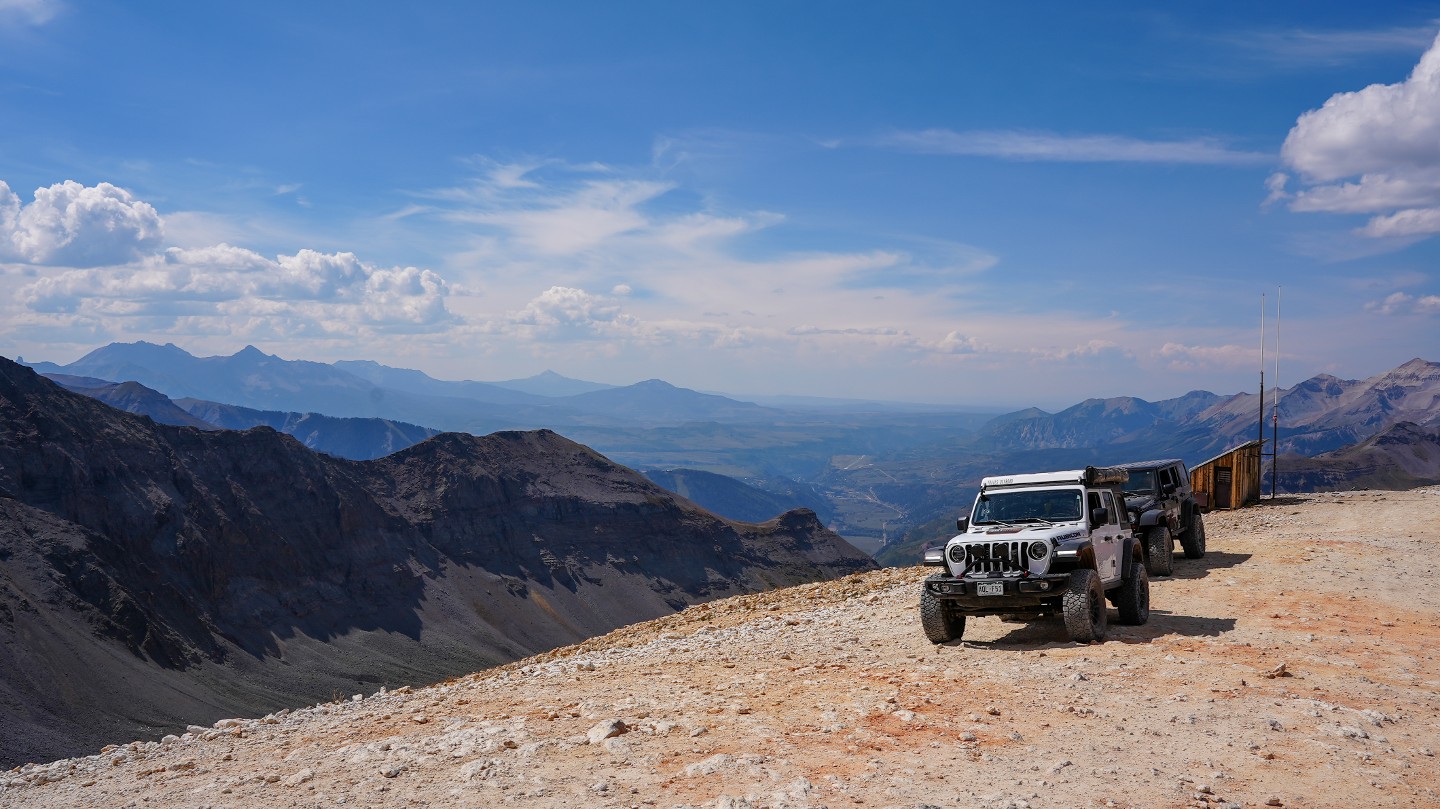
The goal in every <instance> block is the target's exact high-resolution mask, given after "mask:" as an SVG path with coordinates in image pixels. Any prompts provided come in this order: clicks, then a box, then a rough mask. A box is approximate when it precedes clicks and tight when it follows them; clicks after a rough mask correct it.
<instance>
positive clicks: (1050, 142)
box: [876, 129, 1275, 166]
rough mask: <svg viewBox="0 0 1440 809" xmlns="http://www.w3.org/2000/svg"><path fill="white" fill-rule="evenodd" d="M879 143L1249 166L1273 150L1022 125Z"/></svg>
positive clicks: (1035, 156) (915, 134) (925, 133)
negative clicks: (1042, 129) (1072, 132)
mask: <svg viewBox="0 0 1440 809" xmlns="http://www.w3.org/2000/svg"><path fill="white" fill-rule="evenodd" d="M876 143H877V144H878V145H881V146H884V147H888V148H893V149H900V150H903V151H910V152H919V153H922V154H941V155H963V156H971V157H996V158H1000V159H1002V160H1019V161H1050V162H1064V163H1180V164H1196V165H1212V166H1250V165H1261V164H1265V163H1268V162H1272V161H1273V160H1274V159H1275V158H1274V156H1273V155H1270V154H1266V153H1263V152H1252V151H1245V150H1240V149H1235V148H1232V147H1231V146H1229V145H1228V144H1226V143H1225V142H1224V141H1221V140H1218V139H1215V138H1189V139H1185V140H1146V139H1143V138H1136V137H1131V136H1128V135H1110V134H1087V135H1065V134H1059V133H1055V132H1036V131H1027V130H963V131H957V130H952V129H922V130H916V131H901V132H894V133H891V134H889V135H886V136H883V137H881V138H879V139H878V140H877V141H876Z"/></svg>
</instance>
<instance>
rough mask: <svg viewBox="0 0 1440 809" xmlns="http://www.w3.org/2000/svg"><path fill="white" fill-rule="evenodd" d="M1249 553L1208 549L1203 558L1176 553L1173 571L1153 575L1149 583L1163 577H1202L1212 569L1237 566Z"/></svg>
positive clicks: (1244, 561) (1245, 559)
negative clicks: (1162, 574)
mask: <svg viewBox="0 0 1440 809" xmlns="http://www.w3.org/2000/svg"><path fill="white" fill-rule="evenodd" d="M1251 556H1254V554H1251V553H1226V552H1225V551H1208V552H1206V554H1205V557H1204V558H1203V559H1186V558H1185V557H1183V556H1181V555H1179V554H1176V556H1175V567H1174V571H1173V572H1172V573H1171V574H1170V575H1169V576H1165V577H1159V576H1156V577H1153V578H1151V580H1150V583H1151V584H1154V583H1156V582H1162V581H1165V579H1167V578H1169V579H1203V578H1205V577H1206V576H1208V575H1210V571H1212V570H1224V569H1226V568H1231V567H1238V566H1239V565H1243V564H1245V563H1246V562H1248V561H1250V557H1251Z"/></svg>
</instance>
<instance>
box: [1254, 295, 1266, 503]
mask: <svg viewBox="0 0 1440 809" xmlns="http://www.w3.org/2000/svg"><path fill="white" fill-rule="evenodd" d="M1260 454H1261V455H1262V456H1263V455H1264V454H1265V293H1264V292H1261V293H1260ZM1256 472H1257V473H1258V472H1259V470H1258V469H1257V470H1256ZM1262 480H1263V478H1262Z"/></svg>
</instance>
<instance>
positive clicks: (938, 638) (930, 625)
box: [920, 590, 965, 643]
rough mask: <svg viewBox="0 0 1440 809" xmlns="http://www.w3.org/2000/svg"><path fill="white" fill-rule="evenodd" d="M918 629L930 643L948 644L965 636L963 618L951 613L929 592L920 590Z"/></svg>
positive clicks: (943, 603)
mask: <svg viewBox="0 0 1440 809" xmlns="http://www.w3.org/2000/svg"><path fill="white" fill-rule="evenodd" d="M920 627H921V628H922V629H924V630H925V637H927V638H929V639H930V642H931V643H948V642H949V641H952V640H957V639H958V638H959V637H960V636H961V635H963V634H965V616H963V615H956V614H954V613H953V612H951V610H950V608H948V607H946V606H945V602H943V601H941V600H940V599H938V598H936V597H935V596H933V595H931V594H930V591H929V590H921V591H920Z"/></svg>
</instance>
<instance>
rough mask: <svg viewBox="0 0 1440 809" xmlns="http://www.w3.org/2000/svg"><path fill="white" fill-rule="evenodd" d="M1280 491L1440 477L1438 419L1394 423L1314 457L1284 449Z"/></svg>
mask: <svg viewBox="0 0 1440 809" xmlns="http://www.w3.org/2000/svg"><path fill="white" fill-rule="evenodd" d="M1277 477H1278V484H1279V489H1280V491H1282V492H1333V491H1346V490H1351V489H1391V490H1404V489H1413V488H1415V487H1417V486H1427V485H1430V484H1434V483H1440V423H1437V424H1434V425H1432V426H1430V427H1422V426H1420V425H1418V424H1412V423H1410V422H1408V421H1402V422H1400V423H1398V424H1394V425H1392V426H1390V427H1388V428H1386V429H1384V430H1382V431H1381V432H1379V433H1376V434H1375V435H1373V436H1371V437H1369V438H1367V439H1365V440H1364V441H1361V442H1360V443H1359V444H1354V445H1352V446H1348V447H1343V448H1341V449H1338V450H1334V451H1331V452H1325V453H1321V454H1320V455H1317V456H1315V457H1313V458H1305V457H1302V456H1299V455H1282V456H1281V457H1280V466H1279V469H1278V475H1277Z"/></svg>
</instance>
